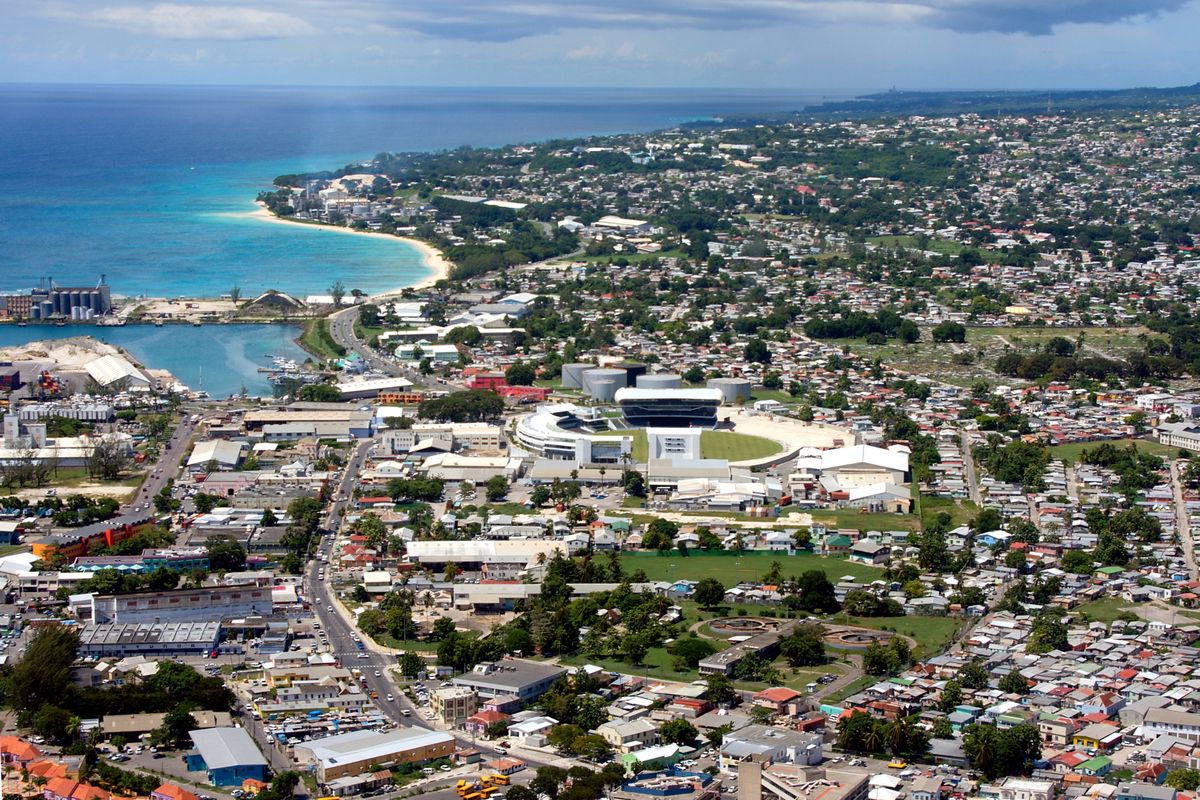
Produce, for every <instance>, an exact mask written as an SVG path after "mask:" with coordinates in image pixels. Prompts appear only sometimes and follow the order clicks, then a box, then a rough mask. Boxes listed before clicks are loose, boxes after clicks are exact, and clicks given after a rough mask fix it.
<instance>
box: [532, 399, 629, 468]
mask: <svg viewBox="0 0 1200 800" xmlns="http://www.w3.org/2000/svg"><path fill="white" fill-rule="evenodd" d="M599 419H600V417H599V413H598V412H597V411H596V409H590V408H581V407H580V406H577V405H575V404H574V403H551V404H547V405H543V406H539V407H538V408H537V410H536V411H534V412H533V413H532V414H527V415H525V416H524V417H521V419H520V420H518V421H517V427H516V431H515V435H516V439H517V443H518V444H520V445H521V446H522V447H524V448H525V449H527V450H530V451H531V452H534V453H537V454H538V455H540V456H542V457H543V458H552V459H556V460H560V461H573V462H575V463H576V464H620V463H621V462H622V461H623V460H624V458H623V457H624V456H626V455H628V456H632V454H633V437H631V436H597V435H596V434H594V433H592V432H591V431H590V430H589V429H588V428H587V427H586V423H588V422H592V421H595V420H599Z"/></svg>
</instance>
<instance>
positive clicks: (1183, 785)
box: [1163, 769, 1200, 792]
mask: <svg viewBox="0 0 1200 800" xmlns="http://www.w3.org/2000/svg"><path fill="white" fill-rule="evenodd" d="M1163 783H1165V784H1166V785H1167V786H1170V787H1172V788H1174V789H1179V790H1180V791H1183V792H1194V791H1196V790H1197V789H1200V769H1173V770H1171V771H1170V772H1168V773H1167V777H1166V780H1164V781H1163Z"/></svg>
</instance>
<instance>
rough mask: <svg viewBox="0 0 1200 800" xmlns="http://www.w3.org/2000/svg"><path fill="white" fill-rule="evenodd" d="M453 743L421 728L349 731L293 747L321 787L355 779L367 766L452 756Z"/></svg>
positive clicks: (299, 760) (439, 732)
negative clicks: (347, 778)
mask: <svg viewBox="0 0 1200 800" xmlns="http://www.w3.org/2000/svg"><path fill="white" fill-rule="evenodd" d="M455 745H456V742H455V739H454V737H453V736H451V735H450V734H448V733H442V732H441V731H431V730H426V729H424V728H401V729H399V730H394V731H387V732H384V733H379V732H376V731H371V730H361V731H353V732H351V733H343V734H340V735H338V736H328V737H326V738H324V739H314V740H313V741H311V742H304V743H302V744H298V745H296V747H295V755H296V760H297V761H298V762H299V763H300V764H305V765H309V766H311V767H312V769H313V771H314V773H315V774H316V776H317V780H318V781H319V782H321V783H323V784H324V783H328V782H329V781H331V780H334V779H336V778H343V777H346V776H348V775H359V774H361V773H363V772H366V771H367V768H368V767H370V766H376V765H378V766H380V767H389V766H392V765H394V764H412V763H417V762H421V761H430V760H432V759H435V758H445V757H447V756H451V755H453V754H454V749H455Z"/></svg>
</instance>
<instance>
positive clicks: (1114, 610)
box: [1071, 597, 1133, 624]
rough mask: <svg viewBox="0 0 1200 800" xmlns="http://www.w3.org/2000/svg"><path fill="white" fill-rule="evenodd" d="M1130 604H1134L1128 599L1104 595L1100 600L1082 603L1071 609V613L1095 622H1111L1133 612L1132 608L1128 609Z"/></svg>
mask: <svg viewBox="0 0 1200 800" xmlns="http://www.w3.org/2000/svg"><path fill="white" fill-rule="evenodd" d="M1130 605H1132V604H1131V603H1130V602H1129V601H1128V600H1125V599H1123V598H1120V597H1102V598H1100V599H1099V600H1092V601H1090V602H1087V603H1080V604H1079V605H1077V606H1075V608H1073V609H1071V614H1072V615H1074V616H1077V617H1082V618H1086V619H1089V620H1093V621H1095V622H1103V623H1106V624H1111V623H1112V622H1114V621H1115V620H1118V619H1120V618H1121V617H1123V616H1125V615H1126V614H1132V613H1133V612H1132V610H1128V611H1127V610H1126V608H1127V607H1128V606H1130Z"/></svg>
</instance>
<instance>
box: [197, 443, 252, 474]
mask: <svg viewBox="0 0 1200 800" xmlns="http://www.w3.org/2000/svg"><path fill="white" fill-rule="evenodd" d="M245 453H246V443H245V442H227V441H225V440H224V439H210V440H208V441H206V442H197V443H196V445H195V446H194V447H193V448H192V454H191V455H190V456H189V457H188V462H187V468H188V471H189V472H192V473H197V472H208V471H210V469H212V468H215V469H235V468H236V467H237V465H238V464H240V463H242V457H243V456H244V455H245Z"/></svg>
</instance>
